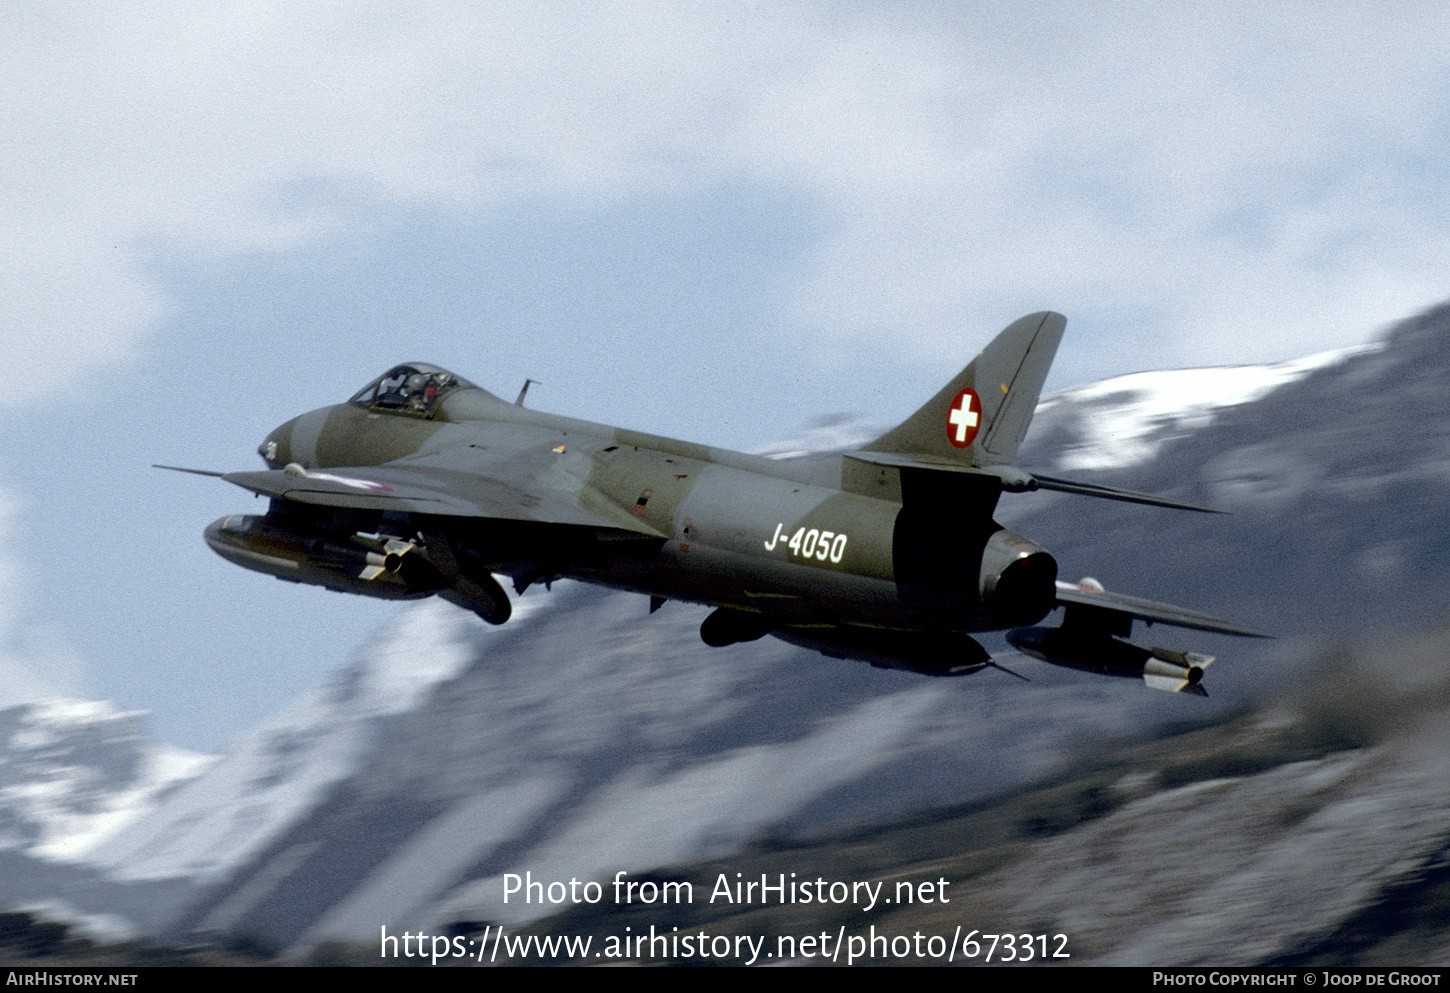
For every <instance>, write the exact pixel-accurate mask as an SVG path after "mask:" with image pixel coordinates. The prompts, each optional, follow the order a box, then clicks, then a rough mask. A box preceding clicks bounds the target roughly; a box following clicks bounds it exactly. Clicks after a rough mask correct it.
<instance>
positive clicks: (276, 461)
mask: <svg viewBox="0 0 1450 993" xmlns="http://www.w3.org/2000/svg"><path fill="white" fill-rule="evenodd" d="M294 423H296V419H295V418H294V419H293V420H291V421H288V422H287V423H286V424H283V425H282V426H281V427H279V428H274V429H273V430H272V433H271V434H269V435H267V437H266V438H264V439H263V440H262V443H261V444H260V445H258V446H257V454H258V455H260V456H262V461H263V462H265V463H267V468H268V469H280V468H282V467H283V466H284V465H286V464H287V463H288V462H291V461H292V425H293V424H294Z"/></svg>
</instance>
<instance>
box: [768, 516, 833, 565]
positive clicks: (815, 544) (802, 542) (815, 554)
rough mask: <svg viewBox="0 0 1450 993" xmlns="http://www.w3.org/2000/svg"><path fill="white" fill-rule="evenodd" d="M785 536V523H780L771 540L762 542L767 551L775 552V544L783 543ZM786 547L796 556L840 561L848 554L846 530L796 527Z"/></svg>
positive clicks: (823, 560) (824, 560)
mask: <svg viewBox="0 0 1450 993" xmlns="http://www.w3.org/2000/svg"><path fill="white" fill-rule="evenodd" d="M784 538H785V524H784V523H780V524H777V525H776V526H775V534H773V535H771V536H770V540H769V541H765V542H761V544H762V545H764V546H765V550H766V551H767V552H773V551H775V546H776V545H779V544H781V543H782V541H783V540H784ZM785 547H786V549H787V550H788V551H789V552H790V554H791V555H793V556H795V557H796V558H802V559H815V560H816V561H818V562H840V561H841V558H842V557H843V556H844V555H845V554H846V535H845V533H844V532H841V533H838V532H836V531H822V530H820V529H819V528H809V529H807V528H803V527H802V528H796V529H795V534H793V535H791V536H790V540H789V541H785Z"/></svg>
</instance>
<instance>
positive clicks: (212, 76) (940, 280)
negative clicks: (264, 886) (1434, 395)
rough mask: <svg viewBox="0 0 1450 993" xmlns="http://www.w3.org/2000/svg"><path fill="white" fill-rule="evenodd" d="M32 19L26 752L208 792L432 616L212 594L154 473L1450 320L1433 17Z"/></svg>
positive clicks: (25, 69) (3, 136)
mask: <svg viewBox="0 0 1450 993" xmlns="http://www.w3.org/2000/svg"><path fill="white" fill-rule="evenodd" d="M0 18H3V25H4V30H3V31H0V86H3V90H0V92H3V93H4V94H5V99H4V100H0V168H3V173H0V175H3V176H4V183H5V193H6V195H5V197H4V199H3V201H0V259H3V264H0V286H3V292H0V336H3V359H4V372H5V376H4V382H5V388H4V389H3V390H0V419H3V423H4V424H5V426H6V428H7V430H5V431H4V432H3V443H0V466H3V468H4V475H3V477H0V534H3V536H4V538H5V543H4V545H3V547H0V704H5V703H10V702H16V701H19V700H23V699H30V698H35V697H37V696H46V695H52V694H56V693H65V694H70V695H80V696H84V697H91V698H107V699H111V700H114V701H115V702H117V703H118V704H119V705H121V706H123V707H126V708H135V709H149V710H151V711H153V712H154V714H155V727H156V729H157V733H158V735H159V736H160V737H162V738H165V739H167V740H170V741H173V742H176V743H178V744H184V745H190V746H194V747H204V748H212V749H215V748H219V747H221V746H222V745H223V744H224V743H225V742H226V741H227V740H228V739H229V738H230V737H232V736H233V735H234V734H235V733H236V732H237V731H239V730H241V729H243V728H244V727H246V726H248V725H249V724H251V723H253V722H255V721H256V720H258V719H259V718H261V717H262V716H265V715H266V714H268V713H270V712H272V711H274V710H276V709H277V708H278V707H280V706H281V705H283V704H284V703H285V702H287V701H288V700H290V699H292V698H293V697H294V696H295V695H296V694H297V693H298V692H299V691H300V690H302V689H305V688H308V687H310V686H313V685H315V684H316V683H317V682H318V681H319V680H320V679H321V678H322V676H323V675H324V674H325V673H326V672H328V671H330V670H331V669H333V668H335V667H336V666H337V665H338V664H340V663H341V662H342V661H344V660H345V659H346V658H348V657H349V655H350V654H351V653H352V652H353V651H355V650H356V648H357V647H358V645H359V644H360V643H361V642H362V641H363V640H364V639H365V638H366V636H367V634H368V632H370V631H373V630H375V629H377V628H378V627H379V626H381V625H382V624H384V623H386V621H387V620H388V618H389V617H391V616H392V615H393V612H395V611H396V610H398V609H400V608H398V607H396V606H393V605H389V604H386V603H383V602H381V601H369V600H361V599H358V598H353V597H343V596H340V595H337V594H330V593H326V592H324V591H321V590H318V589H305V588H299V587H295V586H291V585H288V584H282V583H277V582H274V581H273V580H271V579H269V578H267V577H264V576H261V575H258V574H255V573H249V572H246V571H244V570H241V569H238V568H236V567H233V566H230V565H228V564H226V563H224V562H223V561H222V560H221V559H219V558H217V557H216V556H214V555H212V554H211V553H210V552H209V551H208V550H207V549H206V548H205V546H204V545H203V544H202V541H201V530H202V528H203V527H204V526H205V525H206V524H207V523H209V522H210V521H211V520H213V519H215V518H217V517H219V516H222V515H223V514H226V513H231V512H236V511H248V510H252V509H253V508H254V507H257V508H258V509H259V506H260V505H255V504H253V503H252V501H251V498H250V497H249V496H248V495H247V494H245V493H243V492H242V491H240V490H237V489H235V488H233V487H229V486H227V485H226V484H224V483H221V482H218V481H213V480H207V479H203V478H200V477H188V476H180V475H176V474H168V473H162V472H158V471H156V470H151V469H148V468H147V466H148V465H149V464H150V463H151V462H168V463H173V464H183V465H192V466H200V467H204V468H212V469H222V470H231V469H243V468H256V467H259V465H260V463H259V462H258V460H257V457H256V454H255V448H256V445H257V443H258V442H259V441H260V440H261V439H262V437H263V436H264V435H265V434H266V433H267V431H269V430H270V429H271V428H272V427H274V426H275V425H276V424H278V423H280V422H282V421H283V420H286V419H287V418H289V417H291V416H293V415H294V414H297V413H299V412H301V411H304V410H308V409H312V408H315V407H320V406H323V405H326V404H330V403H335V402H339V401H341V400H344V399H346V397H347V396H349V395H351V393H353V392H354V391H355V390H357V389H358V388H359V387H361V386H362V385H363V384H364V383H365V382H366V381H368V380H369V379H371V378H373V377H374V376H376V375H377V374H378V373H380V372H381V371H383V370H384V369H385V368H387V367H388V366H390V365H392V364H395V363H396V362H399V361H403V360H407V359H419V360H423V361H430V362H435V363H437V364H440V365H443V366H445V367H447V368H450V369H453V370H454V371H456V372H458V373H459V374H461V375H463V376H465V377H467V378H469V379H471V380H473V381H474V382H476V383H478V384H479V385H481V386H484V387H485V388H488V389H491V390H493V391H494V392H496V393H499V394H501V395H504V396H506V397H510V398H511V397H512V396H513V394H514V392H515V391H517V389H518V387H519V385H520V384H521V383H522V382H523V379H524V378H525V377H526V376H531V377H533V378H535V379H538V380H541V381H542V385H541V386H536V387H535V388H534V390H533V391H532V392H531V393H530V403H531V405H532V406H536V407H539V408H542V409H547V410H552V411H557V412H560V413H568V414H571V415H575V416H581V417H586V418H590V419H594V420H600V421H605V422H608V423H612V424H620V425H624V426H628V427H634V428H640V429H643V430H649V431H655V432H658V433H663V434H669V435H675V436H681V437H686V438H690V439H692V440H699V441H704V442H709V443H714V444H718V445H724V446H727V447H733V448H749V447H753V446H757V445H761V444H764V443H767V442H769V441H771V440H773V439H776V438H779V437H781V436H783V435H788V434H791V433H794V431H795V430H796V429H797V428H798V427H799V426H800V425H801V424H803V423H804V422H807V421H809V420H810V419H811V418H813V417H817V416H819V415H821V414H825V413H831V412H836V411H847V412H851V413H855V414H859V415H862V416H864V417H867V418H870V419H872V420H874V421H877V422H879V423H881V424H883V425H886V424H890V423H892V422H894V421H895V420H897V419H899V418H900V417H903V416H905V415H906V414H907V413H909V412H910V411H911V410H912V409H914V408H915V407H916V406H917V405H919V404H920V403H921V402H922V401H923V400H924V399H925V398H926V397H927V396H929V395H930V394H931V393H933V392H934V391H935V390H936V389H937V388H938V387H939V386H940V385H941V383H942V382H944V381H945V380H946V379H947V378H948V377H950V376H951V375H952V374H953V373H955V372H956V371H957V369H959V368H960V367H961V366H962V365H964V364H965V363H966V361H968V360H969V359H970V357H971V356H972V355H974V354H975V353H976V351H977V350H979V349H980V348H981V346H982V345H983V344H985V342H986V341H987V340H988V339H989V338H990V337H991V335H992V334H994V333H995V332H996V331H997V330H999V329H1000V328H1001V327H1003V326H1004V325H1006V324H1007V323H1009V322H1010V321H1011V320H1013V319H1015V318H1016V317H1018V316H1020V315H1021V314H1023V313H1026V312H1028V311H1032V310H1039V309H1043V308H1051V309H1055V310H1059V311H1062V312H1063V313H1065V314H1067V315H1068V318H1069V327H1068V339H1067V341H1066V342H1065V344H1064V346H1063V349H1062V351H1061V353H1060V355H1059V358H1058V364H1057V367H1056V369H1055V370H1054V375H1053V378H1052V380H1050V381H1049V388H1056V387H1062V386H1068V385H1073V384H1075V383H1080V382H1085V381H1089V380H1093V379H1098V378H1102V377H1105V376H1108V375H1113V374H1117V373H1124V372H1131V371H1137V370H1142V369H1149V368H1162V367H1175V366H1183V365H1205V364H1238V363H1248V362H1261V361H1269V360H1278V359H1283V358H1288V357H1292V356H1298V355H1302V354H1306V353H1309V352H1314V351H1319V350H1323V349H1326V348H1330V347H1337V346H1340V345H1346V344H1351V343H1355V342H1359V341H1364V340H1367V339H1368V338H1370V337H1372V336H1373V335H1375V334H1376V333H1378V332H1379V331H1380V330H1381V329H1382V328H1383V327H1384V326H1385V325H1386V324H1388V323H1390V322H1392V321H1394V320H1396V319H1398V318H1401V317H1404V316H1407V315H1409V314H1411V313H1413V312H1415V311H1416V310H1419V309H1421V308H1423V307H1425V306H1427V305H1430V304H1432V303H1435V302H1438V301H1440V300H1441V299H1443V298H1444V297H1446V296H1450V284H1447V278H1446V274H1447V272H1450V251H1447V249H1450V195H1447V185H1450V184H1447V178H1450V176H1447V174H1450V167H1447V164H1446V163H1447V155H1446V151H1447V149H1450V72H1447V69H1450V14H1447V12H1446V8H1445V7H1444V6H1443V5H1440V4H1428V3H1426V4H1393V5H1391V4H1381V3H1364V4H1357V3H1324V2H1317V3H1305V4H1263V3H1257V2H1256V3H1252V4H1248V3H1245V4H1231V3H1218V4H1213V5H1202V4H1193V5H1187V4H1183V5H1180V4H1171V3H1163V2H1161V0H1155V2H1152V3H1143V4H1132V3H1115V4H1090V5H1084V4H1078V3H1072V4H1068V3H1064V4H1052V3H1045V2H1034V3H1030V4H1028V3H978V4H958V3H952V4H930V3H914V4H887V5H874V4H841V5H835V6H827V5H823V4H815V3H812V4H804V5H792V4H786V3H768V4H761V5H753V4H728V3H714V4H693V3H691V4H670V3H641V4H619V5H608V4H602V3H600V4H568V5H556V6H554V7H547V6H541V5H538V4H517V5H486V4H479V3H465V4H458V5H450V4H446V3H441V2H434V3H429V4H426V5H417V6H408V5H402V4H397V3H379V4H376V5H367V4H362V3H349V4H333V3H328V4H308V3H302V2H288V3H245V2H236V3H228V4H224V5H223V4H218V5H215V9H214V10H213V11H212V12H210V13H205V12H197V11H196V10H195V9H193V8H192V7H177V6H176V5H172V4H155V5H148V4H116V3H94V4H88V3H64V2H58V0H57V2H50V3H46V4H33V5H30V4H22V5H9V6H7V7H6V9H5V12H4V14H3V15H0ZM254 512H256V511H254ZM642 609H643V608H642Z"/></svg>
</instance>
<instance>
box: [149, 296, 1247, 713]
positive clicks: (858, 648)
mask: <svg viewBox="0 0 1450 993" xmlns="http://www.w3.org/2000/svg"><path fill="white" fill-rule="evenodd" d="M1066 325H1067V321H1066V319H1065V318H1064V317H1062V315H1060V314H1055V313H1048V312H1044V313H1038V314H1032V315H1030V316H1028V317H1024V318H1022V319H1021V320H1018V321H1016V322H1014V323H1013V324H1012V325H1010V326H1009V327H1008V328H1007V329H1006V330H1004V331H1003V332H1002V333H1001V334H1000V335H998V336H997V337H996V339H994V340H993V341H992V342H991V344H989V345H988V346H987V347H986V349H984V350H983V351H982V352H981V354H980V355H978V356H977V358H976V359H975V360H974V361H972V362H971V363H970V364H969V365H968V366H967V367H966V368H965V369H963V370H962V371H961V372H960V373H959V374H958V375H957V376H956V377H955V378H954V379H952V380H951V382H949V383H948V384H947V385H946V386H945V387H943V388H942V389H941V390H940V391H939V392H938V393H937V394H936V395H935V396H933V397H932V398H931V399H930V400H928V401H927V402H926V403H925V404H924V405H923V406H922V407H921V409H920V410H918V411H917V412H916V413H914V414H912V415H911V416H910V417H909V418H907V419H906V420H905V421H904V422H902V423H901V424H900V425H898V426H897V427H895V428H893V429H892V430H890V431H888V432H887V433H886V434H884V435H882V436H881V437H880V438H877V439H876V440H875V441H873V442H871V443H870V444H868V445H866V446H864V447H863V448H861V449H860V450H859V451H851V452H847V453H845V454H839V453H838V454H832V455H821V456H815V457H804V458H795V459H788V460H780V459H771V458H766V457H763V456H756V455H747V454H743V453H740V452H733V451H727V450H724V449H718V448H711V447H708V446H705V445H697V444H691V443H689V442H683V441H675V440H673V439H670V438H664V437H659V436H656V435H650V434H641V433H639V432H636V431H627V430H623V429H620V428H613V427H607V426H605V425H601V424H592V423H589V422H586V421H581V420H575V419H572V418H568V417H561V416H558V415H555V414H547V413H542V412H539V411H536V410H533V409H531V408H528V407H525V406H524V394H525V393H526V392H527V390H528V383H527V382H526V383H525V384H524V390H523V391H521V392H520V394H519V396H518V399H517V400H516V401H514V402H512V403H510V402H508V401H506V400H503V399H500V398H499V397H497V396H494V395H493V394H492V393H489V392H487V391H486V390H483V389H481V388H479V387H477V386H475V385H474V384H473V383H470V382H468V381H467V380H465V379H462V378H461V377H459V376H457V375H455V374H454V373H452V372H449V371H447V370H444V369H440V368H438V367H436V366H432V365H426V364H424V363H420V362H410V363H406V364H404V365H399V366H396V367H395V368H393V369H390V370H388V371H387V372H386V373H384V374H383V375H382V376H380V377H378V378H377V379H376V380H374V381H373V382H371V383H369V384H368V385H367V386H366V387H364V388H363V389H362V390H361V391H359V392H358V393H357V395H356V396H354V397H352V399H350V400H348V401H347V402H346V403H341V404H337V405H335V406H330V407H324V408H322V409H320V410H314V411H312V412H311V413H307V414H302V415H301V416H299V417H296V418H294V419H292V420H290V421H288V422H287V423H285V424H283V425H282V426H281V427H279V428H277V429H276V430H274V431H273V432H272V433H271V434H269V435H268V436H267V437H266V439H265V440H264V441H263V442H262V444H261V446H260V447H259V449H258V452H259V454H260V455H261V456H262V459H263V461H265V462H266V464H267V466H268V469H267V470H266V471H257V472H233V473H225V474H224V473H214V472H205V471H202V474H204V475H212V476H219V477H221V478H222V479H225V480H226V481H227V482H230V483H235V484H236V485H238V486H241V487H243V488H245V489H247V490H251V491H252V492H253V493H256V494H259V495H262V496H265V497H268V498H269V499H270V504H269V509H268V511H267V513H266V514H264V515H240V514H236V515H232V516H228V517H223V518H221V519H220V520H218V521H216V522H214V523H213V524H212V525H211V526H210V527H208V528H207V529H206V532H205V538H206V541H207V544H208V545H210V546H211V548H212V549H213V550H215V551H216V552H217V554H219V555H220V556H222V558H224V559H226V560H228V561H230V562H234V563H236V564H237V565H241V566H244V567H246V568H248V569H254V570H256V571H258V572H263V573H267V574H270V575H272V576H275V577H277V578H278V579H284V580H288V581H290V582H298V583H312V584H316V585H319V586H325V587H327V588H329V589H333V590H338V591H341V592H346V593H358V594H363V595H366V596H374V597H381V598H384V599H401V600H407V599H415V598H420V597H427V596H431V595H434V594H437V595H438V596H441V597H443V598H444V599H446V600H449V601H451V602H453V603H455V604H457V605H459V606H461V607H464V608H467V609H469V610H472V611H473V612H474V613H476V614H477V615H478V616H479V617H481V618H482V619H483V620H485V621H487V622H488V623H490V624H502V623H504V622H505V621H506V620H508V617H509V613H510V603H509V597H508V594H507V593H506V592H505V590H504V588H503V586H502V585H500V583H499V581H498V578H496V577H503V578H505V579H506V580H507V581H510V582H511V585H512V586H513V589H514V590H515V592H516V593H522V592H523V591H524V590H525V589H527V588H528V587H529V586H531V585H532V584H535V583H540V582H542V583H546V584H548V583H552V582H553V581H554V580H555V579H561V578H569V579H576V580H582V581H584V582H588V583H597V584H600V585H603V586H608V587H613V588H615V589H621V590H630V591H634V592H637V593H641V594H644V595H646V596H648V597H649V598H650V612H651V613H653V612H654V611H655V610H656V609H658V608H659V607H660V605H662V604H663V603H665V602H666V601H668V600H681V601H688V602H693V603H699V604H706V605H708V606H710V607H713V608H714V610H713V611H712V612H711V613H710V614H709V615H708V616H707V617H706V618H705V620H704V623H703V624H701V626H700V637H701V638H702V639H703V640H704V641H705V643H706V644H707V645H711V646H715V647H724V646H727V645H732V644H735V643H738V642H746V641H752V640H755V639H757V638H762V637H765V636H766V635H770V636H772V637H776V638H780V639H782V640H784V641H787V642H791V643H793V644H796V645H802V646H805V647H807V648H811V649H815V650H817V651H820V652H822V653H824V654H826V655H828V656H833V657H837V658H843V659H857V660H862V661H866V662H870V663H872V664H873V665H877V666H882V667H887V668H895V669H905V670H909V671H911V672H915V673H921V674H924V675H929V676H961V675H966V674H969V673H973V672H978V671H980V670H982V669H984V668H987V667H989V666H994V665H996V664H997V663H996V662H995V661H994V660H993V658H992V656H991V655H990V654H989V653H988V652H987V651H986V650H985V649H984V648H983V647H982V646H981V645H980V644H978V642H977V641H976V640H974V639H973V638H972V637H971V636H972V635H973V634H976V633H980V632H986V631H998V630H1005V631H1006V637H1007V640H1008V641H1009V642H1010V643H1011V644H1012V645H1013V646H1015V647H1016V648H1017V649H1018V650H1019V651H1021V652H1023V653H1025V654H1027V655H1029V656H1033V657H1035V658H1038V659H1041V660H1044V661H1047V662H1051V663H1054V664H1057V665H1062V666H1067V667H1069V668H1073V669H1079V670H1085V671H1089V672H1096V673H1102V674H1106V675H1114V676H1127V677H1131V678H1135V679H1142V680H1144V682H1145V683H1147V685H1149V686H1152V687H1154V688H1158V689H1165V690H1174V691H1186V692H1190V693H1197V694H1200V695H1201V694H1202V693H1203V688H1202V686H1201V683H1200V681H1201V679H1202V676H1203V670H1204V668H1205V667H1206V666H1207V665H1208V664H1209V662H1211V661H1212V658H1211V657H1209V656H1206V655H1202V654H1199V653H1194V652H1181V651H1174V650H1170V649H1165V648H1159V647H1154V648H1142V647H1139V646H1136V645H1134V644H1132V643H1130V642H1128V641H1126V640H1120V639H1126V638H1128V637H1130V636H1131V633H1132V625H1133V622H1134V621H1135V620H1140V621H1146V622H1148V623H1150V624H1151V623H1161V624H1168V625H1175V626H1177V627H1182V628H1192V629H1197V630H1201V631H1214V632H1222V633H1226V634H1233V635H1244V636H1249V637H1263V635H1260V634H1259V633H1258V632H1256V631H1252V630H1250V629H1248V628H1244V627H1240V626H1238V625H1236V624H1232V623H1230V622H1228V621H1223V620H1219V619H1217V618H1214V617H1210V616H1208V615H1206V614H1201V613H1197V612H1195V611H1190V610H1185V609H1182V608H1179V607H1173V606H1169V605H1167V604H1161V603H1155V602H1153V601H1150V600H1143V599H1139V598H1137V597H1131V596H1124V595H1121V594H1118V593H1112V592H1108V591H1106V590H1104V589H1103V588H1102V586H1101V585H1100V584H1098V583H1096V582H1094V581H1092V580H1084V581H1082V582H1080V583H1076V584H1074V583H1064V582H1061V581H1059V580H1058V578H1057V575H1058V569H1057V562H1056V561H1055V560H1054V559H1053V557H1052V556H1051V555H1050V554H1049V553H1048V552H1047V551H1046V550H1045V549H1044V548H1042V547H1040V546H1039V545H1037V544H1035V543H1034V542H1032V541H1031V540H1030V539H1028V538H1026V537H1024V536H1022V535H1020V534H1017V533H1015V532H1013V531H1010V530H1008V529H1006V528H1003V527H1002V526H1001V525H999V524H998V523H997V522H996V521H995V520H993V514H994V512H995V510H996V507H997V504H998V500H999V498H1000V497H1001V496H1002V494H1004V493H1008V494H1011V493H1022V492H1027V491H1031V490H1042V489H1045V490H1058V491H1062V492H1066V493H1073V494H1080V495H1083V496H1088V497H1097V498H1103V499H1110V500H1124V501H1129V502H1134V503H1140V504H1149V505H1155V506H1159V507H1168V508H1177V509H1186V510H1195V511H1207V510H1208V508H1205V507H1199V506H1196V505H1194V504H1189V503H1184V502H1182V501H1179V500H1173V499H1168V498H1165V497H1159V496H1152V495H1148V494H1144V493H1133V492H1129V491H1125V490H1118V489H1112V488H1109V487H1105V486H1099V485H1095V484H1088V483H1078V482H1072V481H1070V480H1065V479H1058V478H1054V477H1049V476H1043V475H1037V474H1034V473H1030V472H1026V471H1024V470H1022V469H1019V468H1017V467H1016V466H1014V465H1013V459H1014V458H1015V457H1016V454H1017V449H1018V446H1019V445H1020V444H1021V442H1022V439H1023V436H1024V435H1025V433H1026V431H1027V427H1028V425H1029V423H1030V422H1031V420H1032V414H1033V411H1034V410H1035V408H1036V406H1037V402H1038V398H1039V395H1040V393H1041V390H1042V384H1043V381H1044V380H1045V379H1046V377H1047V371H1048V368H1049V366H1050V365H1051V363H1052V359H1053V357H1054V355H1055V354H1056V352H1057V347H1058V343H1059V342H1060V341H1061V340H1062V334H1063V330H1064V329H1065V327H1066ZM160 468H175V467H167V466H162V467H160ZM183 471H191V472H197V471H200V470H183ZM1058 609H1062V610H1063V619H1062V622H1061V624H1060V626H1058V627H1050V628H1049V627H1039V626H1036V625H1038V623H1039V622H1041V621H1042V620H1043V619H1044V618H1046V617H1047V616H1048V615H1049V614H1052V613H1053V612H1054V611H1056V610H1058ZM999 668H1000V666H999Z"/></svg>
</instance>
